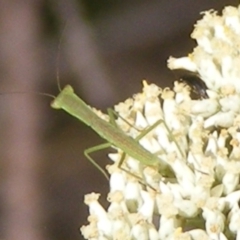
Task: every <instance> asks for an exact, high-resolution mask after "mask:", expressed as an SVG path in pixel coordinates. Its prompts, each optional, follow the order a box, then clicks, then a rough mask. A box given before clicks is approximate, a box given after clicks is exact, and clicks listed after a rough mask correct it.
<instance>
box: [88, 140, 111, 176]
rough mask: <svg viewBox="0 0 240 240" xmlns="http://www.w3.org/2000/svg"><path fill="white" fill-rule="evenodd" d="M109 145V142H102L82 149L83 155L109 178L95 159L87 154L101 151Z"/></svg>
mask: <svg viewBox="0 0 240 240" xmlns="http://www.w3.org/2000/svg"><path fill="white" fill-rule="evenodd" d="M109 147H111V143H103V144H100V145H97V146H94V147H90V148H88V149H86V150H84V155H85V157H86V158H87V159H88V160H89V161H90V162H91V163H92V164H93V165H94V166H95V167H96V168H97V169H98V170H99V171H100V172H101V173H102V174H103V175H104V176H105V177H106V178H107V179H109V177H108V174H107V172H106V171H105V170H104V169H103V168H102V167H101V166H100V165H99V164H98V163H97V162H96V161H95V160H93V158H92V157H90V155H89V154H91V153H93V152H97V151H101V150H103V149H106V148H109Z"/></svg>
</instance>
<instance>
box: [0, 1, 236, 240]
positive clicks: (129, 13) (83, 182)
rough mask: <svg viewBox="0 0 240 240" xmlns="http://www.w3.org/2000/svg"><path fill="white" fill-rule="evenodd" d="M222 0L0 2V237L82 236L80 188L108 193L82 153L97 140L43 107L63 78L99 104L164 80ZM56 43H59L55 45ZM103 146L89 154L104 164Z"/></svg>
mask: <svg viewBox="0 0 240 240" xmlns="http://www.w3.org/2000/svg"><path fill="white" fill-rule="evenodd" d="M225 4H233V5H235V6H236V5H237V4H238V1H230V0H228V1H223V0H211V1H209V0H201V1H200V0H190V1H186V0H171V1H169V0H148V1H143V0H121V1H120V0H115V1H111V0H85V1H77V0H75V1H74V0H68V1H64V0H59V1H54V0H49V1H47V0H24V1H22V0H10V1H3V0H2V1H0V36H1V37H0V56H1V57H0V73H1V78H0V80H1V81H0V89H1V90H0V91H1V92H2V93H9V92H15V91H24V92H27V93H26V94H11V93H10V94H3V95H1V97H0V126H1V135H0V142H1V144H0V166H1V175H0V176H1V178H0V180H1V181H0V184H1V185H0V201H1V204H0V212H1V215H0V239H6V240H15V239H18V240H31V239H34V240H43V239H46V240H70V239H71V240H73V239H82V236H81V234H80V232H79V227H80V226H81V225H83V224H86V223H87V215H88V209H87V206H85V205H84V204H83V198H84V194H86V193H90V192H93V191H95V192H100V193H102V195H103V196H105V195H106V193H107V191H108V183H107V181H106V180H105V179H104V177H103V176H102V175H101V174H100V173H99V172H98V171H97V170H96V169H95V168H94V167H93V166H92V165H91V164H90V163H89V162H88V161H87V160H86V158H85V157H84V156H83V150H84V149H86V148H88V147H91V146H94V145H97V144H100V143H102V142H104V141H103V140H102V139H100V138H99V137H98V136H97V135H96V134H95V133H94V132H92V130H91V129H89V128H86V127H85V126H84V125H83V124H82V123H80V122H79V121H77V120H76V119H73V118H72V117H70V116H68V115H67V114H65V113H64V112H63V111H56V110H53V109H51V108H50V102H51V101H52V100H51V98H48V97H44V96H39V95H36V94H34V93H31V92H45V93H51V94H55V95H56V94H57V93H58V92H59V91H58V88H57V82H56V79H57V74H56V72H57V70H59V76H60V81H61V86H64V85H65V84H67V83H68V84H71V85H72V86H73V87H74V89H75V90H76V92H77V94H78V95H79V96H80V97H81V98H83V99H84V100H85V101H86V102H87V103H88V104H90V105H92V106H94V107H97V108H100V109H102V110H104V109H106V108H107V107H111V106H113V105H114V104H116V103H118V102H119V101H122V100H124V99H125V98H127V97H130V96H132V95H133V94H134V93H136V92H139V91H141V81H142V79H147V80H148V81H149V82H154V83H156V84H158V85H160V86H162V87H165V86H172V82H173V81H174V76H173V74H172V73H171V72H170V71H169V70H168V69H167V67H166V61H167V59H168V57H169V56H170V55H172V56H175V57H180V56H184V55H186V54H187V53H188V52H190V51H191V49H192V48H193V47H194V46H195V43H194V41H192V40H191V39H190V37H189V35H190V33H191V31H192V29H193V24H194V23H195V22H196V21H197V20H198V19H200V14H199V12H201V11H204V10H208V9H216V10H219V9H222V8H223V6H224V5H225ZM60 42H61V44H59V43H60ZM106 153H107V152H99V153H95V154H94V158H95V159H98V161H99V162H101V163H102V164H103V165H104V164H106V163H107V162H108V160H107V157H106ZM101 201H102V203H103V204H104V205H106V204H107V203H106V202H104V197H102V198H101Z"/></svg>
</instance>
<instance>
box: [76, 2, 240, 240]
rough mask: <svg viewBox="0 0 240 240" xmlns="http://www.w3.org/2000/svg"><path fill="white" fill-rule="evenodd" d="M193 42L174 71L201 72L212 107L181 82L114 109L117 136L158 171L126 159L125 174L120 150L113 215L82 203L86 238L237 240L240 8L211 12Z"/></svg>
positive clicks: (149, 89) (173, 63)
mask: <svg viewBox="0 0 240 240" xmlns="http://www.w3.org/2000/svg"><path fill="white" fill-rule="evenodd" d="M192 38H194V39H196V41H197V44H198V45H197V47H196V48H195V49H194V50H193V52H192V53H191V54H189V55H188V56H187V57H183V58H178V59H176V58H173V57H171V58H170V59H169V61H168V66H169V68H170V69H186V70H188V71H191V72H195V73H196V74H197V75H198V76H199V77H200V78H201V79H202V80H203V81H204V82H205V84H206V86H207V88H208V89H207V90H206V91H207V93H208V98H207V99H198V100H193V99H191V97H190V89H189V87H188V86H186V85H185V84H184V83H182V82H175V85H174V88H173V89H169V88H165V89H161V88H160V87H158V86H156V85H154V84H147V82H146V81H144V82H143V91H142V93H139V94H136V95H134V96H133V98H131V99H128V100H127V101H125V102H124V103H120V104H119V105H117V106H115V111H116V112H117V113H118V115H119V116H120V117H118V119H117V120H116V123H117V125H118V126H119V128H121V129H122V130H123V131H124V132H125V134H126V135H129V136H131V137H132V138H134V139H137V140H136V141H139V144H140V145H142V147H143V148H145V149H147V150H148V151H149V152H150V153H152V154H153V156H158V158H159V164H158V165H156V167H153V166H148V165H147V164H143V162H142V159H133V158H131V157H130V156H128V155H127V153H126V156H125V158H124V161H123V164H122V165H121V166H120V167H119V166H118V163H119V159H121V157H122V155H123V151H122V150H121V149H118V148H117V146H115V147H116V149H117V153H114V154H110V155H109V157H110V159H111V160H112V161H113V164H112V165H111V166H109V167H108V171H109V174H110V191H109V195H108V200H109V202H110V204H109V208H108V209H107V210H104V209H103V208H102V207H101V205H100V204H99V202H98V195H95V194H91V195H89V196H87V197H86V203H87V205H88V206H89V210H90V214H91V215H90V216H91V217H90V218H89V225H88V226H85V227H82V228H81V231H82V234H83V235H84V237H85V238H87V239H123V238H124V239H143V240H145V239H153V240H155V239H156V240H157V239H196V240H197V239H199V240H200V239H201V240H202V239H240V230H239V229H240V217H239V216H240V209H239V204H238V203H239V200H240V190H239V189H240V187H239V186H240V185H239V176H240V133H239V131H240V118H239V113H240V84H239V81H240V51H239V49H240V48H239V46H240V7H239V8H234V7H226V8H225V9H224V10H223V13H222V16H218V15H217V13H216V12H214V11H212V10H211V11H208V12H205V13H204V15H203V18H202V19H201V20H199V21H198V22H197V24H196V25H195V29H194V31H193V33H192ZM99 114H100V115H102V113H99ZM102 118H103V117H102ZM123 119H124V120H123ZM106 120H107V117H106ZM156 123H157V124H156ZM152 126H154V127H152ZM139 136H141V137H139ZM132 150H133V151H134V148H133V149H132Z"/></svg>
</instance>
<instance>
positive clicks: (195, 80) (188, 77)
mask: <svg viewBox="0 0 240 240" xmlns="http://www.w3.org/2000/svg"><path fill="white" fill-rule="evenodd" d="M172 71H173V73H174V74H175V75H176V77H178V78H180V81H182V82H185V83H186V84H187V85H189V86H190V87H191V89H192V92H193V95H194V96H193V97H194V98H200V99H204V98H209V97H208V94H207V91H206V90H207V86H206V84H205V82H204V81H203V80H202V79H201V78H200V77H199V75H198V74H197V73H196V72H191V71H188V70H186V69H181V68H180V69H174V70H172Z"/></svg>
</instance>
